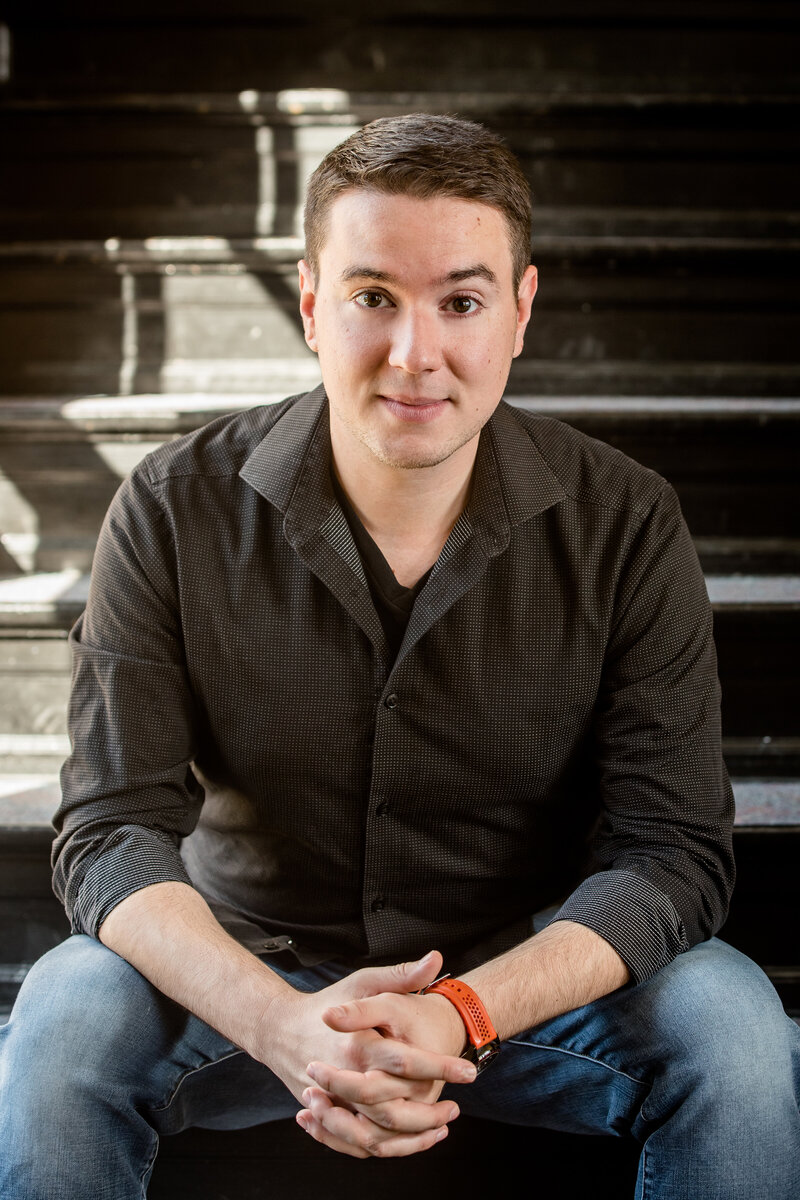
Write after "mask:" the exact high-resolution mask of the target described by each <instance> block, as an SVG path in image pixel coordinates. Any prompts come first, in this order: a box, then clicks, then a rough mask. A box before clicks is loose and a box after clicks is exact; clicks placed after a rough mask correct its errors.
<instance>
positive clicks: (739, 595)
mask: <svg viewBox="0 0 800 1200" xmlns="http://www.w3.org/2000/svg"><path fill="white" fill-rule="evenodd" d="M707 586H708V591H709V595H710V598H711V603H712V608H713V610H714V620H715V637H716V642H717V651H718V656H719V672H720V679H721V682H722V689H723V696H724V703H723V733H724V735H725V736H726V737H727V738H737V739H751V740H752V739H754V740H755V741H756V742H757V743H759V744H760V745H761V746H764V745H768V744H770V743H768V742H765V739H778V741H777V742H776V744H780V743H781V742H783V741H786V740H788V741H789V742H790V743H791V741H792V739H795V738H796V737H797V729H798V708H797V677H798V665H799V664H798V643H799V642H800V576H799V575H776V576H762V575H749V576H747V575H728V576H713V575H711V576H708V577H707ZM87 592H88V576H86V575H84V574H82V573H81V572H79V571H77V570H67V571H61V572H53V573H41V574H35V575H17V576H12V577H6V578H0V672H2V675H3V676H4V679H5V681H6V682H5V689H4V694H5V698H4V699H3V700H2V701H0V733H4V734H7V735H15V736H19V735H22V736H28V735H31V734H39V733H40V734H43V735H51V734H59V733H63V732H64V725H63V713H64V712H65V709H66V698H67V690H68V670H69V668H68V663H67V660H66V655H65V648H64V645H63V637H64V635H65V633H66V631H67V630H68V629H69V628H70V626H71V625H72V624H73V622H74V621H75V620H76V619H77V617H78V616H79V614H80V612H81V611H82V609H83V607H84V605H85V601H86V595H87ZM59 634H60V635H61V636H60V638H59ZM42 635H44V636H42ZM28 749H30V746H29V745H28V744H27V743H26V744H25V749H23V750H22V751H21V753H22V757H23V758H24V757H25V754H26V753H27V750H28ZM34 757H35V755H34Z"/></svg>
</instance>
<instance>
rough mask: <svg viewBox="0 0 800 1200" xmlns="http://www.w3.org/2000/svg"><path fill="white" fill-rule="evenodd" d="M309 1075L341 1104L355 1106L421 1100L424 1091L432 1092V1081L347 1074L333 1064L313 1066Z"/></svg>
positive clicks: (372, 1073)
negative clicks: (421, 1090)
mask: <svg viewBox="0 0 800 1200" xmlns="http://www.w3.org/2000/svg"><path fill="white" fill-rule="evenodd" d="M306 1072H307V1074H308V1075H309V1077H310V1078H311V1079H313V1080H314V1082H315V1083H317V1084H319V1086H320V1087H321V1088H322V1089H323V1091H326V1092H329V1093H330V1094H331V1095H335V1096H336V1097H337V1098H338V1099H339V1100H340V1101H342V1100H344V1101H346V1102H348V1103H353V1104H363V1105H369V1104H383V1103H385V1102H386V1101H387V1100H410V1099H412V1098H415V1099H418V1098H419V1097H418V1091H419V1089H420V1087H424V1088H426V1089H427V1088H430V1086H431V1084H430V1082H429V1081H427V1080H426V1081H425V1082H424V1083H422V1084H420V1082H419V1081H418V1080H413V1081H412V1080H410V1079H403V1078H401V1077H400V1076H398V1075H387V1074H386V1072H385V1071H363V1072H362V1071H347V1070H344V1069H342V1068H340V1067H333V1066H331V1065H330V1064H329V1063H320V1062H313V1063H309V1064H308V1067H307V1068H306Z"/></svg>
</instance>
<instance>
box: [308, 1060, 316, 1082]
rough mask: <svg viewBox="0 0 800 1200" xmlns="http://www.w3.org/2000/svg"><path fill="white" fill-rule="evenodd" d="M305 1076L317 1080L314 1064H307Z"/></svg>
mask: <svg viewBox="0 0 800 1200" xmlns="http://www.w3.org/2000/svg"><path fill="white" fill-rule="evenodd" d="M306 1075H310V1076H311V1078H312V1079H313V1080H316V1078H317V1067H316V1064H315V1063H309V1064H308V1066H307V1067H306Z"/></svg>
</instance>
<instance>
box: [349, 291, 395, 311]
mask: <svg viewBox="0 0 800 1200" xmlns="http://www.w3.org/2000/svg"><path fill="white" fill-rule="evenodd" d="M354 299H355V302H356V304H358V305H360V307H361V308H382V307H383V306H384V304H388V303H389V301H388V300H387V298H386V296H384V294H383V292H359V293H358V295H357V296H355V297H354Z"/></svg>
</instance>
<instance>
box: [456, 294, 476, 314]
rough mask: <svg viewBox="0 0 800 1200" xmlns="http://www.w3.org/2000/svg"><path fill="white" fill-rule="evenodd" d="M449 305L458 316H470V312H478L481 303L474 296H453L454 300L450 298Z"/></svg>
mask: <svg viewBox="0 0 800 1200" xmlns="http://www.w3.org/2000/svg"><path fill="white" fill-rule="evenodd" d="M448 306H449V307H450V308H451V309H452V310H453V312H454V313H457V314H458V316H460V317H468V316H469V315H470V313H474V312H477V310H478V308H479V307H480V304H479V302H478V301H477V300H475V299H474V298H473V297H472V296H453V298H452V300H448Z"/></svg>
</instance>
